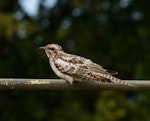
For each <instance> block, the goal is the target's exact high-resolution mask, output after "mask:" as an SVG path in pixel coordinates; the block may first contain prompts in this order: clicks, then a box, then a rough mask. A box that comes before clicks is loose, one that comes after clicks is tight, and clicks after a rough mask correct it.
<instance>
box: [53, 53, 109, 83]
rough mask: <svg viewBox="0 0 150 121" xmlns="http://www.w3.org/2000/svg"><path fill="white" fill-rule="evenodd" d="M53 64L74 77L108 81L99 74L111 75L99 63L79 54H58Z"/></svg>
mask: <svg viewBox="0 0 150 121" xmlns="http://www.w3.org/2000/svg"><path fill="white" fill-rule="evenodd" d="M55 66H56V67H57V68H58V70H59V71H61V72H62V73H64V74H67V75H71V76H73V77H75V78H82V79H87V80H97V81H102V82H110V81H109V80H108V79H106V78H104V77H102V76H100V75H99V74H107V75H111V74H110V73H108V72H107V70H106V69H103V68H102V67H101V66H100V65H98V64H96V63H93V62H92V61H91V60H89V59H86V58H83V57H80V56H76V55H71V56H70V55H69V56H60V57H59V58H57V59H56V60H55Z"/></svg>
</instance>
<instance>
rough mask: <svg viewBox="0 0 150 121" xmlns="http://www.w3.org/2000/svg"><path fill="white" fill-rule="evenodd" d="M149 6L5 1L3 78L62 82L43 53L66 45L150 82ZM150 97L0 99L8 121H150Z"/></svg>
mask: <svg viewBox="0 0 150 121" xmlns="http://www.w3.org/2000/svg"><path fill="white" fill-rule="evenodd" d="M149 5H150V1H149V0H11V1H9V0H0V78H58V77H57V76H56V75H55V74H54V73H53V72H52V70H51V69H50V67H49V63H48V59H47V57H46V55H45V53H44V51H41V50H39V49H38V47H39V46H42V45H46V44H48V43H57V44H60V45H61V46H62V47H63V48H64V50H65V51H66V52H68V53H73V54H77V55H82V56H84V57H86V58H90V59H91V60H93V61H94V62H96V63H98V64H101V65H103V67H104V68H107V69H109V70H116V71H118V72H119V75H118V77H119V78H121V79H142V80H144V79H150V13H149V12H150V7H149ZM149 100H150V93H149V92H140V91H138V92H136V91H134V92H128V91H126V92H123V91H119V92H118V91H98V90H97V91H67V90H64V91H57V90H56V91H42V90H38V91H33V90H30V91H23V90H22V91H13V90H12V91H2V90H1V91H0V121H50V120H53V121H150V115H149V114H150V103H149Z"/></svg>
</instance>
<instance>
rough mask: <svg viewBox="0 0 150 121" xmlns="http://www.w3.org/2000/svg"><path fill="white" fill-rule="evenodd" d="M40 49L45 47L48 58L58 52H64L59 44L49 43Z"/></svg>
mask: <svg viewBox="0 0 150 121" xmlns="http://www.w3.org/2000/svg"><path fill="white" fill-rule="evenodd" d="M39 49H44V50H45V52H46V55H47V57H48V58H55V57H56V55H57V54H58V53H60V52H63V49H62V47H61V46H59V45H58V44H48V45H46V46H42V47H40V48H39Z"/></svg>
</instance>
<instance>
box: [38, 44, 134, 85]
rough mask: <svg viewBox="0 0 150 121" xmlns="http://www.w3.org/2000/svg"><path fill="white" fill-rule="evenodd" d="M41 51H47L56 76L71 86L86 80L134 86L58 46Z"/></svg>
mask: <svg viewBox="0 0 150 121" xmlns="http://www.w3.org/2000/svg"><path fill="white" fill-rule="evenodd" d="M40 49H44V50H45V52H46V55H47V57H48V58H49V63H50V66H51V68H52V70H53V71H54V72H55V73H56V75H57V76H59V77H60V78H61V79H64V80H66V81H67V82H69V83H70V84H71V85H72V84H73V81H74V79H84V80H90V81H100V82H104V83H112V82H113V83H121V84H124V85H128V86H132V84H130V83H128V82H126V81H123V80H121V79H118V78H116V77H114V76H112V75H115V74H117V72H113V71H108V70H106V69H104V68H103V67H102V66H100V65H98V64H96V63H94V62H92V61H91V60H90V59H86V58H84V57H81V56H77V55H73V54H68V53H66V52H64V51H63V49H62V47H61V46H59V45H58V44H48V45H46V46H44V47H40Z"/></svg>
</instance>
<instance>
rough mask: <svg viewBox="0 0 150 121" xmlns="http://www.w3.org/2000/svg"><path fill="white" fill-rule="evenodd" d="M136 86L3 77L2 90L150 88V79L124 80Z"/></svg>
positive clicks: (0, 86) (0, 87)
mask: <svg viewBox="0 0 150 121" xmlns="http://www.w3.org/2000/svg"><path fill="white" fill-rule="evenodd" d="M124 81H128V82H130V83H132V84H133V85H135V87H130V86H126V85H123V84H120V83H111V84H110V83H101V82H92V81H86V80H84V81H81V82H74V83H73V85H70V84H68V83H66V81H65V80H62V79H14V78H12V79H11V78H1V79H0V90H125V91H130V90H150V80H124Z"/></svg>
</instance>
